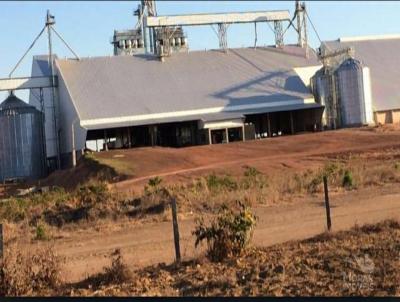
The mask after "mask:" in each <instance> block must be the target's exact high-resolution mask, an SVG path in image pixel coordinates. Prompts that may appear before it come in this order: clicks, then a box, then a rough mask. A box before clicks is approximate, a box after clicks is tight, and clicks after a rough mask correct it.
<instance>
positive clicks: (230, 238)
mask: <svg viewBox="0 0 400 302" xmlns="http://www.w3.org/2000/svg"><path fill="white" fill-rule="evenodd" d="M238 206H239V210H237V211H235V210H232V209H230V208H228V207H227V206H226V205H223V206H222V207H221V209H220V211H219V214H218V216H217V217H216V218H215V219H214V220H213V221H212V222H211V225H209V226H207V225H205V223H204V220H203V218H200V219H199V220H198V222H197V226H196V228H195V230H194V231H193V235H195V236H196V242H195V247H197V246H198V245H199V244H200V243H201V242H202V241H204V240H206V241H207V246H208V250H207V256H208V257H209V258H210V260H212V261H222V260H223V259H225V258H227V257H230V256H238V255H240V254H241V253H242V252H243V251H244V250H245V248H246V247H247V245H248V243H249V242H250V239H251V237H252V234H253V230H254V227H255V224H256V219H257V218H256V216H254V215H253V214H252V212H251V210H250V209H249V208H248V207H246V206H245V205H244V204H242V203H241V202H238Z"/></svg>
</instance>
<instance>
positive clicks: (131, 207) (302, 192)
mask: <svg viewBox="0 0 400 302" xmlns="http://www.w3.org/2000/svg"><path fill="white" fill-rule="evenodd" d="M346 174H347V176H349V177H350V178H351V181H350V182H349V181H348V180H347V181H346V182H344V178H345V175H346ZM324 175H326V176H327V177H328V180H329V187H330V191H332V192H341V191H345V190H354V189H359V188H363V187H367V186H381V185H385V184H387V183H398V182H400V150H399V149H388V150H385V151H376V152H372V151H371V152H367V153H365V152H364V153H360V154H342V155H339V156H334V157H331V158H327V160H326V162H325V164H324V165H323V166H321V167H320V168H318V169H314V170H305V171H293V170H291V169H283V170H281V171H274V172H273V173H266V174H263V173H261V172H259V171H258V170H257V169H255V168H254V167H249V166H245V167H243V174H242V176H240V177H232V176H229V175H216V174H210V175H206V176H203V177H199V178H197V179H194V180H193V181H192V183H190V184H186V185H174V186H168V187H164V186H163V183H162V180H161V179H160V178H154V179H151V180H150V181H149V184H148V185H147V186H146V188H145V189H144V191H143V192H142V193H140V194H136V195H134V196H133V197H131V198H128V197H127V196H126V195H124V194H120V193H117V192H114V191H112V189H110V188H109V186H108V185H107V184H106V183H104V182H88V183H86V184H85V185H83V186H80V187H78V188H77V189H75V190H73V191H65V190H64V189H61V188H55V189H53V190H50V191H49V192H46V193H37V194H32V195H30V196H26V197H23V198H10V199H7V200H3V201H2V202H1V203H0V218H1V219H2V220H3V221H8V222H13V223H19V224H21V223H23V224H25V225H26V224H29V225H30V227H31V228H32V231H33V232H36V231H41V230H40V229H39V230H38V227H39V228H41V229H46V228H47V226H50V227H57V228H60V227H63V226H65V225H72V226H74V225H79V226H80V227H82V226H85V225H88V222H89V223H91V224H95V223H99V222H100V220H106V219H109V220H116V219H121V218H134V219H135V220H138V219H140V220H144V221H146V220H148V219H150V220H153V221H154V220H165V219H168V217H169V213H167V212H168V209H169V202H170V196H171V195H173V196H176V198H177V201H178V210H179V212H180V213H181V214H184V215H186V214H189V213H190V215H193V214H194V215H195V216H198V215H201V214H202V213H204V212H208V213H216V210H217V209H218V208H219V207H220V205H222V204H226V205H228V206H233V205H234V204H235V203H236V201H238V200H239V201H241V202H242V203H244V204H245V205H246V206H256V205H260V204H262V205H273V204H276V203H282V202H291V201H292V200H294V199H296V198H297V197H300V198H302V197H304V196H309V195H313V194H321V193H322V190H323V185H322V177H323V176H324ZM344 184H345V185H344ZM47 229H48V228H47ZM41 233H43V232H38V234H39V235H40V234H41ZM36 237H38V238H40V237H41V236H36Z"/></svg>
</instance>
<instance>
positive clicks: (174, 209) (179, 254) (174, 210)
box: [171, 197, 181, 263]
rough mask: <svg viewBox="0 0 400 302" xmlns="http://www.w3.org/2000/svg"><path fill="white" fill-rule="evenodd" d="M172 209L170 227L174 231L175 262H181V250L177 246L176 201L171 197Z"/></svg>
mask: <svg viewBox="0 0 400 302" xmlns="http://www.w3.org/2000/svg"><path fill="white" fill-rule="evenodd" d="M171 209H172V227H173V229H174V243H175V258H176V262H177V263H180V262H181V248H180V245H179V227H178V217H177V210H176V199H175V198H174V197H173V198H172V200H171Z"/></svg>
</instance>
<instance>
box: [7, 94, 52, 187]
mask: <svg viewBox="0 0 400 302" xmlns="http://www.w3.org/2000/svg"><path fill="white" fill-rule="evenodd" d="M43 131H44V127H43V114H42V112H40V111H38V110H37V109H36V108H35V107H33V106H30V105H28V104H27V103H25V102H23V101H22V100H20V99H19V98H17V97H16V96H15V95H14V94H13V93H11V94H10V96H9V97H8V98H7V99H6V100H5V101H4V102H3V103H1V104H0V181H1V182H4V181H7V180H29V179H38V178H40V177H43V176H45V174H46V165H45V159H46V155H45V150H46V149H45V143H44V133H43Z"/></svg>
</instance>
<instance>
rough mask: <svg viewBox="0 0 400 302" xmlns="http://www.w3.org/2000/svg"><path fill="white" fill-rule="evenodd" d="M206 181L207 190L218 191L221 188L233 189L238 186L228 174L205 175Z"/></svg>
mask: <svg viewBox="0 0 400 302" xmlns="http://www.w3.org/2000/svg"><path fill="white" fill-rule="evenodd" d="M206 183H207V187H208V189H209V190H212V191H218V190H221V189H225V190H229V191H233V190H236V189H237V188H238V185H237V183H236V181H235V180H233V179H232V178H231V177H229V176H217V175H215V174H211V175H208V176H207V177H206Z"/></svg>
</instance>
